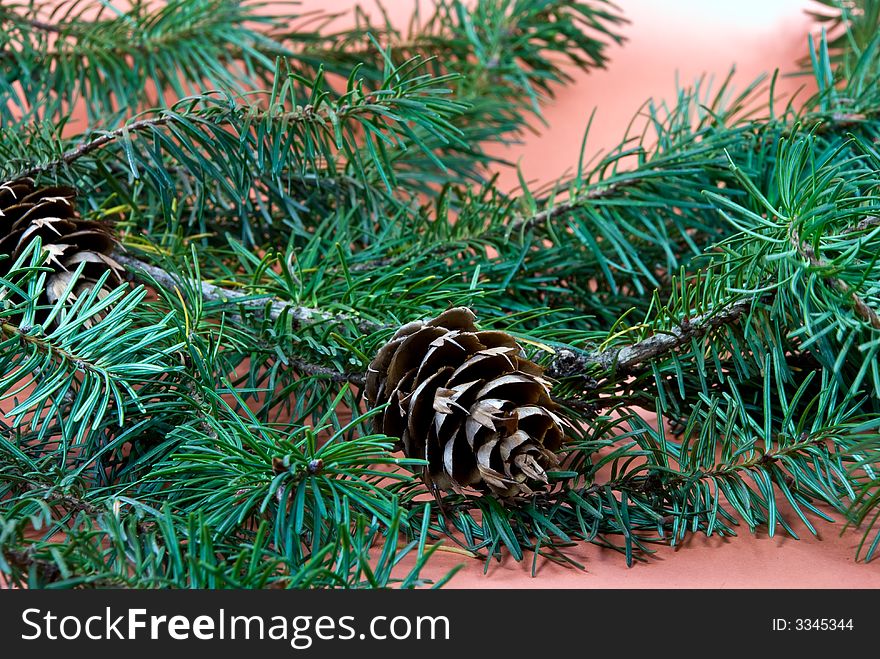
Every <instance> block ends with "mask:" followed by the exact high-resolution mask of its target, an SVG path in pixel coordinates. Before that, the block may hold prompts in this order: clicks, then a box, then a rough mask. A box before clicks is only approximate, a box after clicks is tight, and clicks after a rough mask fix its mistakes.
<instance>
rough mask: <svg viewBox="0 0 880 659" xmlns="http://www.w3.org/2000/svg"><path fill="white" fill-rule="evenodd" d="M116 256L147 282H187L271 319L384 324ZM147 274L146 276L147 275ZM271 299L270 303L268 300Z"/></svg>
mask: <svg viewBox="0 0 880 659" xmlns="http://www.w3.org/2000/svg"><path fill="white" fill-rule="evenodd" d="M113 258H114V259H115V260H116V261H117V262H118V263H119V264H121V265H123V266H125V267H126V268H127V269H128V270H129V271H130V272H131V273H132V274H133V275H134V276H135V277H137V278H138V279H140V280H141V281H143V282H144V283H147V284H149V283H152V282H155V283H157V284H159V285H160V286H162V287H164V288H168V289H171V290H173V289H175V288H179V287H180V286H181V285H182V284H187V285H189V286H191V287H192V288H195V289H197V290H200V291H201V294H202V299H203V300H205V301H208V302H225V303H229V304H237V305H239V306H242V307H244V308H246V309H252V310H255V311H262V310H264V309H267V308H268V317H269V318H270V319H271V320H277V319H278V318H280V317H281V315H282V314H284V313H287V314H288V316H289V317H290V318H291V319H292V320H294V321H296V322H297V323H299V324H300V325H308V324H313V323H320V322H332V323H344V322H354V323H356V326H357V328H358V329H359V330H360V331H362V332H365V333H367V332H374V331H376V330H377V329H381V327H382V326H381V325H378V324H377V323H374V322H372V321H369V320H365V319H362V318H355V317H354V316H348V315H345V314H334V313H330V312H329V311H321V310H320V309H313V308H311V307H299V306H295V305H292V304H290V303H289V302H285V301H283V300H280V299H278V298H276V297H273V296H264V297H260V298H256V299H255V298H253V297H252V296H250V295H247V294H246V293H241V292H239V291H234V290H231V289H228V288H223V287H221V286H216V285H214V284H211V283H208V282H206V281H194V280H187V279H184V278H181V277H178V276H177V275H173V274H171V273H170V272H168V271H167V270H164V269H162V268H160V267H158V266H155V265H150V264H149V263H144V262H143V261H141V260H139V259H136V258H134V257H132V256H128V255H127V254H123V253H121V252H115V253H114V254H113ZM145 275H146V277H145ZM267 303H268V304H267Z"/></svg>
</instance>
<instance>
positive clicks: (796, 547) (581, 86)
mask: <svg viewBox="0 0 880 659" xmlns="http://www.w3.org/2000/svg"><path fill="white" fill-rule="evenodd" d="M303 4H304V8H305V9H318V8H322V9H325V10H330V11H336V10H346V9H350V8H351V7H352V6H354V4H355V3H353V2H350V1H346V0H320V1H316V0H306V1H305V2H304V3H303ZM365 4H366V7H367V8H369V7H370V4H369V3H365ZM618 4H619V5H620V6H621V8H622V9H623V11H624V13H625V15H626V16H627V18H629V20H630V21H631V24H630V25H628V26H625V28H624V33H625V34H626V36H627V37H628V42H627V43H626V44H624V46H622V47H617V46H614V47H612V48H611V49H610V50H609V55H610V58H611V62H610V64H609V66H608V68H607V69H606V70H604V71H596V72H592V73H590V74H586V75H584V74H580V73H577V74H575V77H576V82H575V83H574V85H572V86H569V87H566V88H565V89H563V90H560V91H559V93H558V95H557V97H556V99H555V101H553V102H551V103H550V104H549V105H548V106H547V107H546V109H545V116H546V119H547V121H548V123H549V127H545V128H541V131H540V133H539V134H537V135H527V136H526V137H525V139H524V141H523V143H522V144H519V145H515V146H512V147H509V148H506V149H500V150H499V151H497V153H499V154H500V155H503V156H504V157H506V158H507V159H509V160H512V161H513V162H519V163H520V166H521V167H522V170H523V172H524V174H525V177H526V180H528V181H530V182H531V181H534V182H536V183H546V182H549V181H551V180H552V179H554V178H557V177H559V176H561V175H562V174H563V173H564V172H565V171H566V169H567V168H570V167H573V166H574V165H575V163H576V161H577V157H578V151H579V149H580V142H581V137H582V135H583V130H584V128H585V126H586V124H587V120H588V119H589V115H590V112H591V111H592V110H593V108H594V107H597V108H598V110H597V113H596V117H595V119H594V121H593V127H592V130H591V135H590V140H589V142H588V146H587V151H588V155H592V154H594V153H595V152H597V151H599V150H601V149H608V148H610V147H612V146H614V145H615V144H616V143H617V142H618V140H619V139H620V138H621V137H622V136H623V134H624V131H625V129H626V126H627V124H628V123H629V121H630V119H631V118H632V116H633V115H634V114H635V113H636V112H637V111H638V110H639V107H640V106H641V105H642V103H643V102H644V101H645V100H647V99H648V98H649V97H653V98H655V99H658V100H664V99H665V100H672V99H674V91H675V83H676V79H677V80H678V81H679V82H680V83H681V84H683V85H689V84H691V83H693V82H694V81H696V80H697V78H699V76H701V75H702V74H704V73H705V74H708V75H709V76H711V77H713V78H714V79H715V81H716V83H715V85H714V87H715V88H717V86H718V84H719V83H720V81H721V79H723V78H724V76H726V74H727V73H728V71H729V70H730V68H731V66H732V65H736V71H737V73H736V76H735V78H734V80H735V89H737V90H742V89H743V88H744V87H745V86H746V85H747V84H749V83H750V82H751V81H752V80H753V79H754V78H756V77H757V76H758V75H760V74H761V73H765V72H767V73H770V72H772V71H773V70H774V69H776V68H779V69H781V70H782V71H783V72H788V71H792V70H793V69H794V68H795V62H796V61H797V60H798V59H800V58H801V57H802V56H803V55H804V54H805V53H806V34H807V33H808V31H810V30H811V28H812V25H811V23H810V20H809V17H808V16H806V14H805V13H804V10H805V9H807V8H808V7H809V6H810V5H811V3H810V2H809V1H807V0H772V1H767V0H738V1H737V2H706V1H704V0H667V1H666V2H656V0H653V1H652V0H619V2H618ZM385 5H386V7H388V8H389V9H390V10H391V11H390V13H391V15H392V17H393V19H394V20H396V21H398V24H400V25H405V21H406V19H407V17H408V16H409V13H410V11H411V8H412V6H413V5H412V2H411V1H410V0H393V1H390V2H388V1H386V2H385ZM806 84H807V79H806V78H802V77H799V78H782V79H780V80H779V82H778V84H777V91H778V92H781V93H784V94H792V93H794V92H796V91H797V90H798V89H799V88H801V87H802V86H804V85H806ZM808 93H809V89H807V90H804V91H802V92H801V94H803V95H804V96H806V94H808ZM501 182H502V185H503V186H505V187H506V188H509V189H512V188H515V187H516V186H517V177H516V172H515V171H511V170H508V171H504V172H502V175H501ZM835 517H837V516H835ZM787 518H788V519H789V521H790V522H791V523H792V525H793V527H794V528H795V530H796V532H797V533H798V535H799V536H800V537H801V540H794V539H791V538H788V537H784V536H780V535H777V536H775V537H773V538H769V537H768V536H767V534H766V532H759V533H758V534H757V535H751V534H750V533H749V531H748V529H742V530H741V531H740V536H739V537H736V538H732V539H725V538H718V537H712V538H706V537H704V536H694V537H692V538H690V539H689V540H688V541H687V542H686V543H685V545H684V546H682V547H680V548H678V549H672V548H670V547H664V546H658V548H657V549H658V551H657V554H656V555H655V556H654V557H653V558H651V559H649V561H648V562H647V563H643V564H636V565H635V566H634V567H633V568H631V569H630V568H627V567H626V564H625V563H624V560H623V557H622V556H621V555H620V554H617V553H615V552H612V551H608V550H603V549H600V548H598V547H596V546H593V545H581V546H579V547H576V548H574V549H571V550H569V554H570V555H571V556H572V557H573V558H574V559H575V560H577V561H578V562H580V563H582V564H584V565H586V568H587V569H586V571H583V572H582V571H579V570H574V569H570V568H564V567H560V566H558V565H556V564H554V563H552V562H549V561H542V562H540V563H539V570H538V578H535V579H532V578H531V576H530V571H531V557H530V556H529V557H527V560H526V561H524V562H523V563H521V564H518V563H516V562H515V561H513V560H511V559H510V558H506V559H504V560H503V561H502V562H501V563H500V564H499V563H497V562H492V563H491V565H490V568H489V571H488V575H484V574H483V562H482V561H480V560H474V561H467V559H464V560H465V561H467V562H466V565H465V568H464V569H463V570H462V571H460V572H459V573H458V574H457V575H456V576H455V578H453V580H452V581H451V583H450V587H453V588H455V587H460V588H461V587H463V588H510V587H519V588H687V587H691V588H756V587H763V588H878V587H880V560H876V561H874V562H873V563H869V564H865V563H863V562H859V563H857V562H856V561H855V548H856V545H857V544H858V541H859V539H860V535H859V534H858V533H856V532H853V531H848V532H846V533H845V534H843V535H840V530H841V528H842V523H840V522H838V523H836V524H828V523H822V522H821V521H814V520H811V521H814V524H815V525H816V527H817V529H818V530H819V533H820V536H819V538H814V537H813V536H811V535H810V534H809V531H807V529H806V528H804V527H803V525H802V524H800V523H799V521H798V520H797V519H796V518H795V517H794V516H793V515H790V516H787ZM461 562H462V558H461V557H460V556H458V555H456V554H450V553H441V554H436V555H435V557H434V559H433V560H432V562H431V563H429V567H428V569H427V570H426V572H425V573H424V574H425V575H426V576H433V577H438V576H441V575H443V574H445V572H446V571H447V570H448V569H450V568H451V567H453V566H455V565H457V564H459V563H461Z"/></svg>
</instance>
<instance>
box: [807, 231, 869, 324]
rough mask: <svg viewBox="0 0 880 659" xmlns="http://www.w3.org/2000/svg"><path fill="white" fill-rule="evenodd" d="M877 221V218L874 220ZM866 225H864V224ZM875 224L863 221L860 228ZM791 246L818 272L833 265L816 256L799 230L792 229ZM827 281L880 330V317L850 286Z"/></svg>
mask: <svg viewBox="0 0 880 659" xmlns="http://www.w3.org/2000/svg"><path fill="white" fill-rule="evenodd" d="M873 219H875V220H876V219H877V218H873ZM863 223H864V224H863ZM871 224H873V223H869V222H868V220H862V222H860V223H859V225H858V226H859V228H860V229H861V228H868V227H869V226H871ZM791 244H792V246H794V248H795V249H796V250H797V251H798V254H800V255H801V256H802V257H803V258H804V259H806V260H807V261H808V262H809V264H810V265H811V266H812V267H814V268H816V269H818V270H826V269H827V268H828V267H829V266H830V265H831V264H829V263H828V262H827V261H825V260H823V259H822V258H820V257H819V256H817V255H816V250H815V249H813V246H812V245H810V244H809V243H807V242H806V241H804V240H802V239H801V237H800V234H799V233H798V230H797V228H795V227H792V230H791ZM825 281H826V282H828V284H829V285H830V286H831V287H832V288H834V289H835V290H837V291H839V292H840V293H842V294H843V295H845V296H846V297H847V298H849V300H850V301H851V302H852V306H853V309H854V310H855V312H856V315H857V316H858V317H859V318H861V319H862V320H864V321H865V322H866V323H868V324H869V325H870V326H871V327H873V328H874V329H878V330H880V315H878V314H877V312H876V311H875V310H874V309H872V308H871V307H870V306H868V304H867V303H866V302H865V301H864V300H863V299H862V298H861V297H859V295H858V294H857V293H856V292H855V291H853V290H852V289H851V288H850V286H849V284H847V283H846V282H845V281H843V280H842V279H840V278H839V277H834V276H831V275H829V276H827V277H825Z"/></svg>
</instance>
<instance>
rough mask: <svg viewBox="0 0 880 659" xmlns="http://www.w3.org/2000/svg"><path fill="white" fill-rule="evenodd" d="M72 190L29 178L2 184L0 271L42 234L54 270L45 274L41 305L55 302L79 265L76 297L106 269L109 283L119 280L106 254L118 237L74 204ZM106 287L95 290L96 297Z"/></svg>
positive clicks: (118, 272)
mask: <svg viewBox="0 0 880 659" xmlns="http://www.w3.org/2000/svg"><path fill="white" fill-rule="evenodd" d="M75 198H76V191H75V190H74V189H73V188H70V187H65V186H48V187H42V188H38V187H37V186H36V185H35V184H34V182H33V181H31V180H30V179H19V180H17V181H12V182H7V183H3V184H0V231H2V233H3V235H2V237H0V254H2V255H4V256H5V258H3V259H0V276H6V275H7V274H9V271H10V269H11V267H12V266H13V264H14V263H15V262H16V261H17V260H18V258H19V257H20V256H21V255H22V254H23V253H24V252H25V250H26V249H28V247H29V246H30V245H31V243H32V242H33V241H34V240H35V239H36V238H38V237H39V238H40V241H41V243H42V249H43V251H44V252H46V253H47V254H48V256H47V260H46V262H45V265H46V266H47V267H48V268H50V269H52V272H50V273H49V275H48V277H47V279H46V287H45V291H44V294H43V304H46V303H48V304H54V303H55V302H56V301H57V300H58V299H59V298H60V297H62V296H63V295H64V293H65V291H66V290H67V289H68V288H69V286H70V284H71V281H72V278H73V273H74V271H76V269H77V268H79V267H82V268H83V270H82V275H81V277H80V278H79V279H78V280H77V282H76V283H75V291H73V294H74V296H76V295H78V294H80V293H83V292H84V291H86V290H89V289H91V288H93V287H94V285H95V284H96V283H97V281H98V280H99V279H100V278H101V276H102V275H103V274H104V273H105V272H107V271H108V270H109V271H110V273H111V276H110V280H111V282H112V283H113V284H120V283H122V277H121V273H122V271H123V269H122V266H120V265H119V263H117V262H116V261H115V260H113V258H112V257H111V256H110V254H111V253H112V251H113V249H114V248H115V247H116V244H117V243H116V240H115V238H114V237H113V235H112V233H111V231H110V229H109V228H108V227H107V226H105V225H104V224H102V223H100V222H95V221H92V220H85V219H83V218H81V217H80V216H79V214H78V213H77V210H76V207H75V205H74V199H75ZM108 293H109V291H107V290H102V291H99V292H98V295H99V296H100V297H103V296H104V295H107V294H108Z"/></svg>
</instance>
